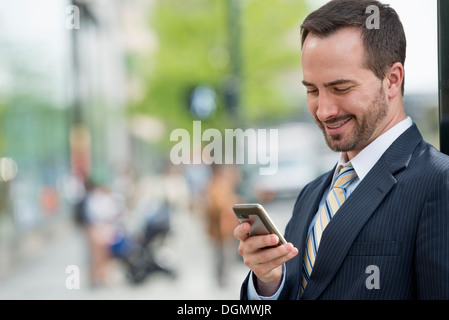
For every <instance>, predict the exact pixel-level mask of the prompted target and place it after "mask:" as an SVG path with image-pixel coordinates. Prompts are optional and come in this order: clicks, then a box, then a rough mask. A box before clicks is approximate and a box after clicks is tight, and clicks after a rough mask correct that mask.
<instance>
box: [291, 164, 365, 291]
mask: <svg viewBox="0 0 449 320" xmlns="http://www.w3.org/2000/svg"><path fill="white" fill-rule="evenodd" d="M356 177H357V174H356V173H355V170H354V168H353V167H352V166H349V167H342V166H340V172H339V174H338V176H337V179H336V180H335V183H334V186H333V187H332V190H330V191H329V194H328V195H327V198H326V201H325V202H324V205H323V206H322V208H321V209H320V212H319V214H318V216H317V217H316V220H315V224H314V225H313V227H312V228H311V229H310V232H309V235H308V237H307V246H306V249H305V251H304V258H303V270H302V277H301V287H300V289H301V295H302V293H303V291H304V289H305V288H306V286H307V283H308V282H309V279H310V275H311V274H312V269H313V264H314V263H315V258H316V255H317V252H318V247H319V245H320V241H321V235H322V234H323V231H324V229H325V228H326V226H327V225H328V223H329V222H330V220H331V219H332V217H333V216H334V215H335V214H336V213H337V211H338V209H339V208H340V207H341V206H342V205H343V202H345V200H346V198H347V195H346V188H347V187H348V186H349V184H350V183H351V182H352V181H354V180H355V179H356Z"/></svg>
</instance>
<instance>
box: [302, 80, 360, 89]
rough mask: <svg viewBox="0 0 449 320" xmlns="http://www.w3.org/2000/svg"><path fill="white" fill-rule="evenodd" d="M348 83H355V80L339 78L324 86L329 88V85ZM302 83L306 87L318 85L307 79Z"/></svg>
mask: <svg viewBox="0 0 449 320" xmlns="http://www.w3.org/2000/svg"><path fill="white" fill-rule="evenodd" d="M347 83H355V82H354V81H353V80H347V79H339V80H335V81H332V82H328V83H325V84H324V87H325V88H328V87H332V86H337V85H340V84H347ZM302 84H303V85H304V86H306V87H316V85H315V84H313V83H310V82H307V81H305V80H303V81H302Z"/></svg>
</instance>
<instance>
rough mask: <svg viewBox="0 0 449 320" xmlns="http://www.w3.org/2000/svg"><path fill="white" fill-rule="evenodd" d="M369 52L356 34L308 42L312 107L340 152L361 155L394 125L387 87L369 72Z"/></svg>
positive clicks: (306, 52)
mask: <svg viewBox="0 0 449 320" xmlns="http://www.w3.org/2000/svg"><path fill="white" fill-rule="evenodd" d="M363 58H364V47H363V40H362V38H361V36H360V33H359V32H358V31H357V30H355V29H353V28H345V29H342V30H340V31H338V32H336V33H335V34H333V35H331V36H329V37H326V38H321V39H320V38H318V37H316V36H314V35H313V34H309V35H308V36H307V38H306V40H305V42H304V46H303V55H302V67H303V75H304V80H303V84H304V85H305V87H306V88H307V105H308V108H309V111H310V113H311V114H312V116H313V117H314V118H315V121H316V122H317V124H318V126H319V127H320V128H321V129H322V131H323V133H324V136H325V138H326V142H327V144H328V145H329V147H330V148H331V149H332V150H334V151H342V152H348V153H351V152H352V156H354V155H356V154H357V153H358V152H359V151H360V150H361V149H363V148H364V147H366V146H367V145H368V144H369V143H371V142H372V141H373V140H374V139H375V138H377V137H378V136H379V135H380V134H381V133H382V132H383V129H384V128H385V127H386V126H387V125H388V102H387V96H386V95H385V92H384V88H383V81H381V80H380V79H379V78H377V77H376V76H375V74H374V73H373V72H372V71H371V70H369V69H367V68H366V67H364V66H363Z"/></svg>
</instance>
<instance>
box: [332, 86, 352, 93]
mask: <svg viewBox="0 0 449 320" xmlns="http://www.w3.org/2000/svg"><path fill="white" fill-rule="evenodd" d="M349 89H351V87H347V88H334V90H335V92H337V93H345V92H348V91H349Z"/></svg>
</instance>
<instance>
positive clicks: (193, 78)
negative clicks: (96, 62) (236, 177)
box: [132, 0, 306, 129]
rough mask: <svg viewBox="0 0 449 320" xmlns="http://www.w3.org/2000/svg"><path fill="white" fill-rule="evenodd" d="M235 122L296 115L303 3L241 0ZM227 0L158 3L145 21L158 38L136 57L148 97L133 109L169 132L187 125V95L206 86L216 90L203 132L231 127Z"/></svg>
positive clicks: (189, 123) (297, 0)
mask: <svg viewBox="0 0 449 320" xmlns="http://www.w3.org/2000/svg"><path fill="white" fill-rule="evenodd" d="M237 3H238V4H239V5H240V17H239V19H240V26H241V32H240V59H239V60H240V61H241V75H240V76H241V79H242V82H241V99H240V105H239V108H240V110H239V117H240V121H239V123H240V124H244V125H249V124H251V125H257V124H258V123H261V122H264V123H267V122H270V121H276V120H280V119H283V118H285V117H286V116H288V115H290V114H291V113H292V112H299V111H298V106H299V103H300V101H299V97H300V94H301V89H300V87H299V84H300V78H299V74H300V72H299V68H300V42H299V39H300V35H299V26H300V23H301V21H302V19H303V16H304V14H305V12H306V8H305V4H304V1H301V0H241V1H237ZM228 5H229V0H183V1H179V0H157V1H155V3H154V6H152V14H151V19H150V26H151V28H152V29H153V30H154V32H155V34H156V35H157V39H158V40H157V48H156V51H155V53H154V54H153V55H150V56H146V57H139V59H138V61H137V65H138V66H139V68H143V72H142V74H143V75H144V87H145V95H144V97H143V98H142V99H141V100H139V101H138V102H137V103H136V105H135V106H134V108H132V110H133V112H137V113H144V114H149V115H152V116H156V117H159V118H160V119H163V120H164V122H165V123H166V124H167V126H168V128H169V129H173V128H175V127H183V128H187V129H188V128H191V126H192V120H193V119H194V118H193V117H192V115H191V114H190V112H189V110H188V107H187V105H188V104H187V100H188V93H189V90H191V89H192V88H193V87H195V86H197V85H200V84H205V85H208V86H210V87H212V88H214V90H215V91H216V93H217V100H216V101H217V112H216V113H215V114H214V115H213V116H212V117H211V118H209V119H207V120H203V127H204V129H205V128H207V127H214V128H218V129H223V128H225V127H232V126H233V125H235V123H233V120H234V119H233V118H232V117H230V116H229V113H228V112H227V110H226V104H225V99H224V87H225V82H226V80H227V79H228V77H229V76H230V74H231V70H232V67H231V63H232V61H231V53H230V46H229V44H230V39H229V37H230V35H229V26H228V12H229V11H228Z"/></svg>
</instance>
